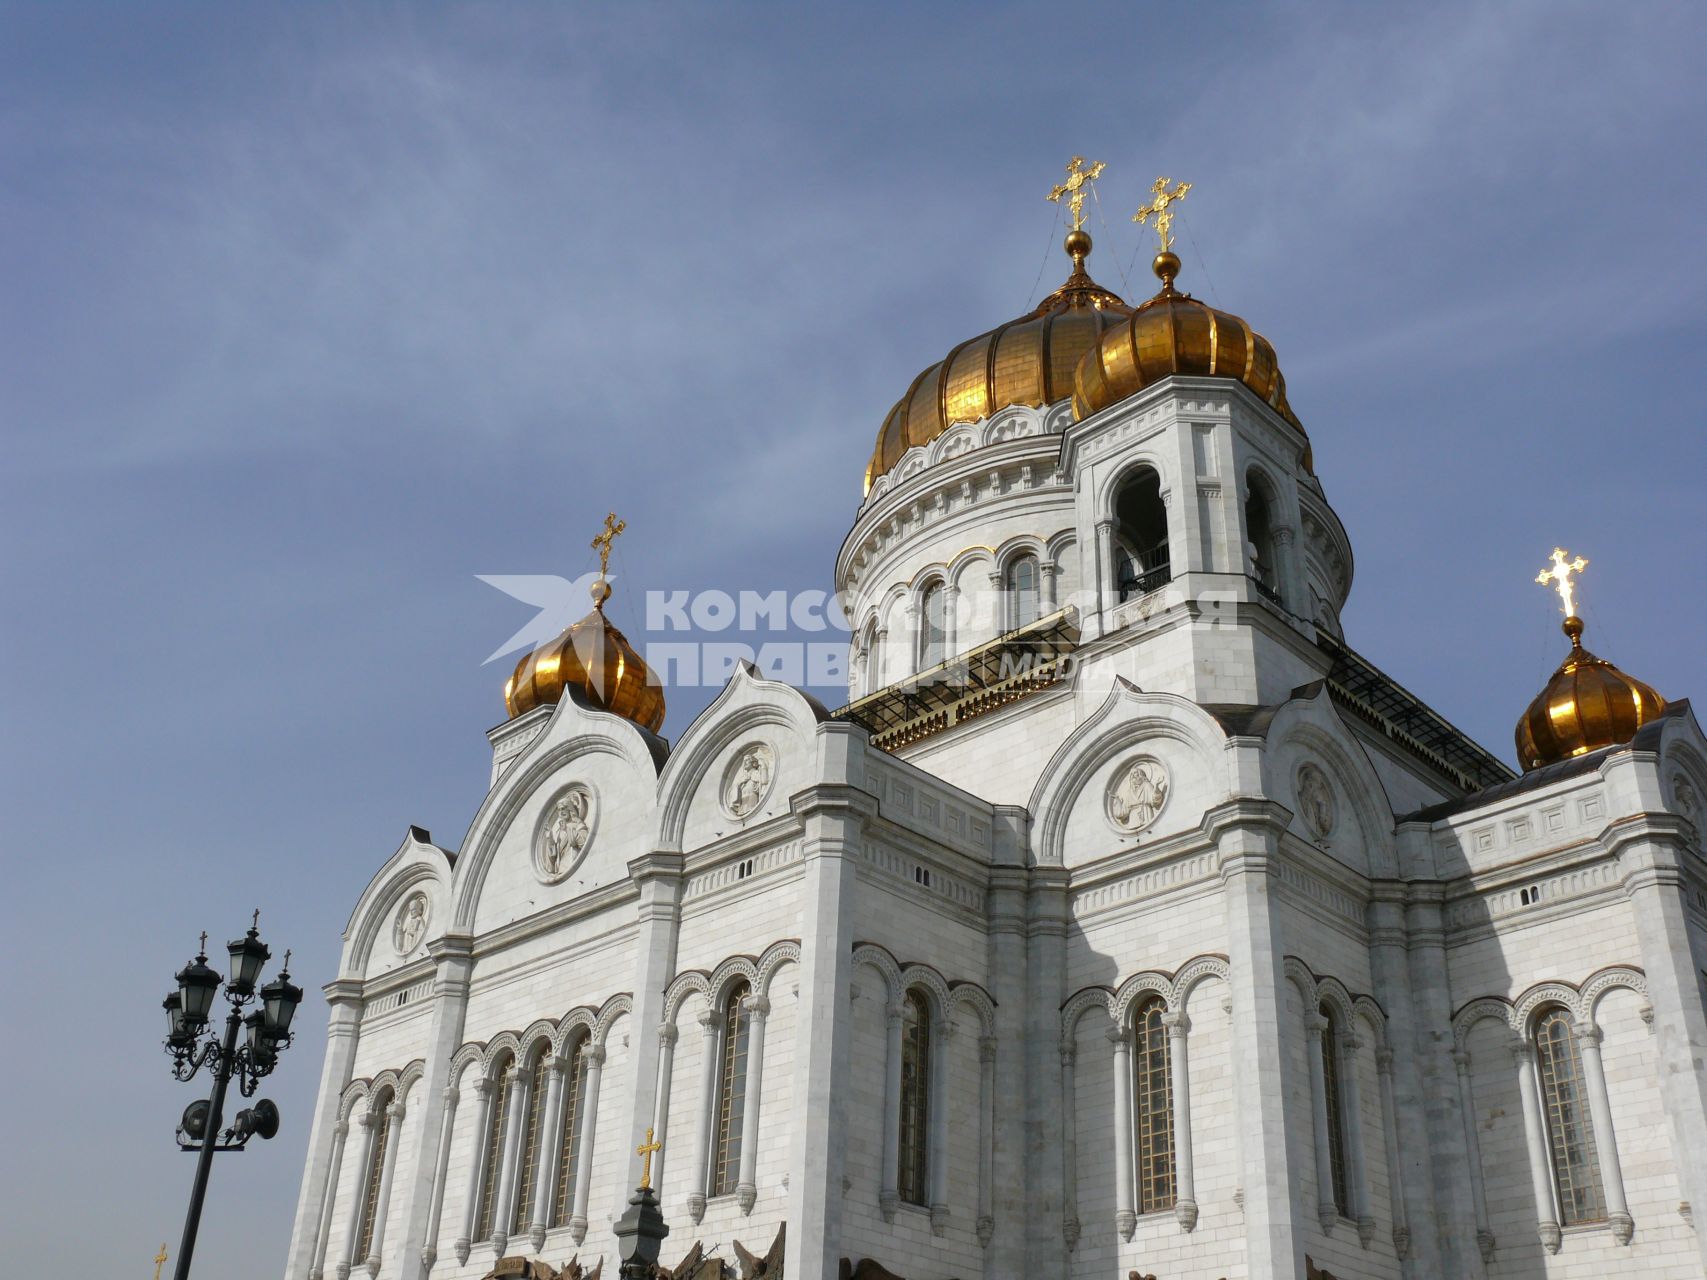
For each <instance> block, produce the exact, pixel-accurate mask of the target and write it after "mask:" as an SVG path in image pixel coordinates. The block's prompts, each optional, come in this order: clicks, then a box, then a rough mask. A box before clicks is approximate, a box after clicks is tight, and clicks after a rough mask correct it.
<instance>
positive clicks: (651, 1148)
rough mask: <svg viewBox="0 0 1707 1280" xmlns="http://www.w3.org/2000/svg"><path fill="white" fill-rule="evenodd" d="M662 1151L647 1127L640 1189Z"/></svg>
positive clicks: (648, 1181)
mask: <svg viewBox="0 0 1707 1280" xmlns="http://www.w3.org/2000/svg"><path fill="white" fill-rule="evenodd" d="M663 1149H664V1144H663V1143H662V1142H655V1141H653V1139H652V1126H651V1125H647V1126H646V1141H645V1142H642V1143H641V1144H640V1145H639V1146H638V1147H636V1148H635V1149H634V1154H635V1155H637V1156H639V1157H640V1158H641V1162H642V1163H641V1165H640V1186H641V1188H642V1189H645V1188H648V1187H650V1186H651V1185H652V1153H653V1152H655V1151H662V1150H663ZM156 1280H158V1277H156Z"/></svg>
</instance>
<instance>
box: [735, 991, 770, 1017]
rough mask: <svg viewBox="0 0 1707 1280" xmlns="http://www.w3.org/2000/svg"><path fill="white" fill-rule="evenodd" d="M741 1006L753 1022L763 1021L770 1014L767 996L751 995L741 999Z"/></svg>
mask: <svg viewBox="0 0 1707 1280" xmlns="http://www.w3.org/2000/svg"><path fill="white" fill-rule="evenodd" d="M741 1007H742V1008H743V1009H745V1010H746V1011H747V1016H748V1017H750V1018H752V1019H753V1020H754V1021H755V1022H763V1021H764V1020H765V1019H766V1018H767V1017H769V1016H770V1011H771V1002H770V998H769V997H768V996H760V995H752V996H748V997H747V998H746V999H745V1000H743V1001H741Z"/></svg>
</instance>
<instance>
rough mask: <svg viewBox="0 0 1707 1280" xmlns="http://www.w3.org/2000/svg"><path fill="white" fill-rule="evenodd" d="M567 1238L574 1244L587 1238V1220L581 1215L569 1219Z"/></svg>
mask: <svg viewBox="0 0 1707 1280" xmlns="http://www.w3.org/2000/svg"><path fill="white" fill-rule="evenodd" d="M569 1238H570V1239H571V1240H573V1241H574V1242H575V1243H576V1244H580V1243H581V1241H583V1240H585V1239H586V1238H587V1220H586V1218H585V1217H583V1216H582V1215H581V1214H578V1213H577V1214H576V1215H575V1216H574V1217H572V1218H570V1219H569Z"/></svg>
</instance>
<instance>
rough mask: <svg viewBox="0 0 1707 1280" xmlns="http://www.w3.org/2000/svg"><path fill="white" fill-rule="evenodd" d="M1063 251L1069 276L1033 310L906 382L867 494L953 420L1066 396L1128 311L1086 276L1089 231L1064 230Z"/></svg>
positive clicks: (880, 443)
mask: <svg viewBox="0 0 1707 1280" xmlns="http://www.w3.org/2000/svg"><path fill="white" fill-rule="evenodd" d="M1064 247H1065V249H1066V250H1067V252H1068V254H1070V255H1071V256H1072V259H1073V273H1072V274H1071V275H1070V276H1068V277H1067V281H1066V283H1065V284H1063V285H1062V286H1061V287H1060V288H1059V289H1057V290H1055V292H1054V293H1052V294H1050V295H1049V296H1048V297H1047V298H1045V299H1044V300H1043V301H1042V302H1041V303H1039V304H1038V306H1037V308H1036V310H1034V311H1030V312H1028V313H1027V314H1025V315H1023V316H1020V317H1019V318H1018V319H1017V320H1010V321H1008V323H1006V324H1004V325H1000V326H998V327H997V328H994V329H991V330H990V331H989V332H988V333H981V334H979V335H978V336H977V337H976V338H969V339H967V340H966V341H965V342H962V343H961V344H960V345H959V346H957V347H955V348H954V350H952V351H950V352H949V353H948V354H947V355H946V356H944V357H943V358H942V359H941V360H939V361H937V362H936V363H935V364H933V365H932V366H931V367H930V368H928V369H926V370H925V371H924V372H923V373H921V374H920V375H919V376H918V377H916V378H914V379H913V385H912V386H910V387H908V388H907V394H906V395H904V396H902V397H901V399H900V400H899V401H898V402H897V403H896V405H895V407H894V408H893V409H891V410H890V411H889V416H888V417H886V418H885V419H884V420H883V428H882V430H880V431H879V432H878V433H877V447H876V449H874V450H873V451H872V455H871V465H870V466H868V467H867V468H866V470H865V488H866V490H867V492H869V491H870V489H871V486H872V482H873V481H875V480H876V479H877V477H878V476H880V475H882V474H883V473H884V472H886V471H888V470H889V468H891V467H893V466H894V465H895V464H896V463H897V462H899V461H900V460H901V455H902V454H904V453H906V452H907V450H908V449H910V448H912V447H913V446H914V445H916V444H929V443H930V442H931V441H932V440H935V439H936V438H937V437H938V436H940V435H941V434H942V433H943V432H944V431H947V430H948V429H949V427H951V426H952V425H954V424H955V423H956V422H981V421H983V420H984V419H985V418H988V417H989V416H990V415H991V414H993V413H997V412H999V411H1000V410H1002V409H1006V408H1007V407H1008V406H1010V405H1016V404H1018V405H1028V406H1030V407H1032V408H1037V407H1039V406H1042V405H1046V404H1054V403H1055V402H1056V401H1058V400H1065V399H1067V397H1069V396H1070V395H1072V394H1073V370H1074V369H1075V368H1076V367H1077V365H1078V363H1079V361H1080V360H1081V359H1082V358H1083V357H1084V355H1085V353H1086V352H1087V351H1089V350H1090V349H1091V348H1092V347H1093V346H1095V345H1096V341H1097V339H1098V338H1099V337H1101V336H1102V333H1103V330H1105V329H1107V328H1109V327H1110V326H1112V325H1115V324H1118V323H1119V322H1120V321H1121V320H1122V319H1124V318H1125V317H1127V316H1129V315H1131V314H1132V308H1130V307H1128V306H1127V305H1126V303H1125V302H1124V301H1122V300H1121V298H1120V297H1119V295H1117V294H1115V293H1111V292H1110V291H1109V290H1107V289H1105V288H1103V287H1102V286H1101V285H1100V284H1098V283H1097V282H1096V281H1094V280H1092V279H1091V278H1090V276H1089V275H1087V274H1086V273H1085V259H1086V257H1088V256H1089V255H1090V251H1091V238H1090V236H1089V235H1088V234H1086V233H1085V232H1084V231H1083V230H1078V231H1071V232H1069V233H1068V234H1067V239H1066V242H1065V244H1064Z"/></svg>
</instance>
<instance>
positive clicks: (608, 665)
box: [504, 577, 664, 733]
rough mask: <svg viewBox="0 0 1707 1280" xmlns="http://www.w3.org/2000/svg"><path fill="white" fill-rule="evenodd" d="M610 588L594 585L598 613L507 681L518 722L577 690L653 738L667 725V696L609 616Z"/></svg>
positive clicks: (528, 658)
mask: <svg viewBox="0 0 1707 1280" xmlns="http://www.w3.org/2000/svg"><path fill="white" fill-rule="evenodd" d="M609 598H610V583H609V582H607V581H605V579H604V578H602V577H601V578H599V579H598V581H596V582H595V583H594V584H593V611H592V612H591V613H589V614H588V615H587V616H586V617H584V618H582V619H581V620H580V621H579V622H577V623H575V624H574V625H573V626H572V627H570V628H569V629H568V630H567V631H565V632H564V633H563V634H562V635H560V636H558V637H557V639H555V640H553V641H551V643H549V644H545V645H541V646H540V647H539V648H537V649H535V650H534V651H533V652H532V653H530V654H528V655H527V656H525V657H524V658H523V659H522V660H521V661H520V662H518V663H516V669H515V672H514V674H512V675H511V676H510V678H509V679H508V680H507V681H505V682H504V706H505V707H506V708H508V710H509V713H510V718H511V719H514V718H515V717H516V716H519V715H521V714H522V713H523V712H525V711H532V710H533V709H534V708H535V707H541V706H544V705H546V704H547V703H551V702H556V701H557V700H558V699H559V698H561V697H562V696H563V690H564V688H565V687H566V686H568V685H574V686H575V687H576V688H577V689H579V690H580V692H581V695H582V696H583V697H585V698H586V699H587V701H588V702H590V703H592V704H593V705H594V706H595V707H603V708H604V709H605V710H607V711H612V712H615V713H616V714H617V715H619V716H622V717H624V718H625V719H628V720H632V721H634V723H635V724H637V725H639V726H640V727H641V728H642V729H645V730H647V731H648V732H649V733H657V732H658V730H659V729H660V728H661V727H662V726H663V723H664V691H663V689H661V688H660V687H659V686H658V684H657V683H656V682H655V681H654V680H653V678H652V673H651V671H650V670H649V669H648V668H647V666H646V664H645V662H643V661H642V660H641V658H640V655H639V654H638V653H636V652H635V650H634V646H633V645H631V644H629V643H628V640H627V638H626V637H625V636H624V635H623V634H622V632H620V631H618V630H617V629H616V628H615V627H613V626H612V625H611V622H610V619H609V618H607V617H605V601H606V600H608V599H609Z"/></svg>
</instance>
